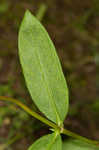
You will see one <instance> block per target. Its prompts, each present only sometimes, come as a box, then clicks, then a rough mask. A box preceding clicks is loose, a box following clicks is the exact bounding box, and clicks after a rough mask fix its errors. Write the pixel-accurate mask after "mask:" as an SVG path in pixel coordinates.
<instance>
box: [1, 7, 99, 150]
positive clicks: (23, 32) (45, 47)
mask: <svg viewBox="0 0 99 150" xmlns="http://www.w3.org/2000/svg"><path fill="white" fill-rule="evenodd" d="M18 47H19V57H20V63H21V66H22V70H23V74H24V78H25V81H26V85H27V88H28V90H29V93H30V95H31V98H32V100H33V101H34V103H35V104H36V106H37V107H38V108H39V110H40V111H41V112H42V113H43V114H44V115H45V117H43V116H41V115H39V114H38V113H36V112H34V111H33V110H31V109H30V108H28V107H27V106H26V105H24V104H22V103H21V102H20V101H18V100H15V99H13V98H7V97H3V96H0V99H1V100H9V101H11V102H14V103H16V104H17V105H19V106H20V107H21V108H23V109H24V110H25V111H26V112H28V113H29V114H30V115H32V116H33V117H35V118H36V119H38V120H40V121H42V122H43V123H45V124H46V125H48V126H49V127H50V130H51V132H52V133H51V134H48V135H45V136H43V137H40V138H39V139H38V140H37V141H35V142H34V143H33V144H32V145H31V146H30V147H29V148H28V150H99V142H98V141H93V140H89V139H87V138H85V137H82V136H80V135H77V134H76V133H73V132H71V131H69V130H67V129H65V128H64V125H63V122H64V119H65V117H66V116H67V113H68V107H69V96H68V87H67V83H66V80H65V78H64V75H63V72H62V68H61V64H60V61H59V58H58V56H57V54H56V50H55V47H54V44H53V43H52V41H51V39H50V37H49V35H48V33H47V31H46V30H45V28H44V27H43V26H42V25H41V23H40V22H39V21H38V20H37V19H36V17H34V16H33V15H32V14H31V12H30V11H29V10H27V11H26V13H25V16H24V18H23V20H22V23H21V26H20V30H19V37H18ZM61 134H65V135H68V136H70V137H72V138H70V139H69V140H67V141H65V142H62V138H61Z"/></svg>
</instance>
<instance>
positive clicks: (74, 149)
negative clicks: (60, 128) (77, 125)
mask: <svg viewBox="0 0 99 150" xmlns="http://www.w3.org/2000/svg"><path fill="white" fill-rule="evenodd" d="M63 150H99V147H98V146H94V145H91V144H88V143H85V142H83V141H80V140H77V139H75V140H74V139H70V140H67V141H65V142H64V143H63Z"/></svg>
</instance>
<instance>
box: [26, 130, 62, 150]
mask: <svg viewBox="0 0 99 150" xmlns="http://www.w3.org/2000/svg"><path fill="white" fill-rule="evenodd" d="M28 150H62V141H61V136H60V135H56V134H55V133H53V134H49V135H46V136H43V137H41V138H40V139H38V140H37V141H36V142H35V143H34V144H33V145H31V146H30V148H29V149H28Z"/></svg>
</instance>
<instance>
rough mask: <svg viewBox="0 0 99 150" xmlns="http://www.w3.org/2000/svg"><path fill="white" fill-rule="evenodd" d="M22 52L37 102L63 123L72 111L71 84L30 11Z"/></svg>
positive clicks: (21, 35)
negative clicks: (69, 85)
mask: <svg viewBox="0 0 99 150" xmlns="http://www.w3.org/2000/svg"><path fill="white" fill-rule="evenodd" d="M19 55H20V62H21V65H22V68H23V72H24V77H25V80H26V83H27V87H28V90H29V92H30V94H31V97H32V99H33V100H34V102H35V104H36V105H37V106H38V108H39V109H40V111H42V112H43V113H44V114H45V115H46V116H47V118H48V119H50V120H51V121H53V122H55V123H57V124H61V123H62V122H63V121H64V119H65V116H66V114H67V111H68V89H67V84H66V81H65V79H64V75H63V72H62V69H61V65H60V62H59V59H58V56H57V54H56V51H55V47H54V45H53V43H52V41H51V40H50V38H49V35H48V33H47V32H46V30H45V29H44V27H43V26H42V25H41V24H40V22H39V21H38V20H37V19H36V18H35V17H34V16H33V15H32V14H31V13H30V12H29V11H26V13H25V16H24V19H23V21H22V24H21V28H20V32H19Z"/></svg>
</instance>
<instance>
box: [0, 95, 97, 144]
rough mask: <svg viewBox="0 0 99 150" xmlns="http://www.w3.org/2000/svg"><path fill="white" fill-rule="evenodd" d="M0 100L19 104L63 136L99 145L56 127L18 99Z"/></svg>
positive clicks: (6, 98) (1, 97)
mask: <svg viewBox="0 0 99 150" xmlns="http://www.w3.org/2000/svg"><path fill="white" fill-rule="evenodd" d="M0 100H4V101H10V102H13V103H15V104H17V105H18V106H20V107H21V108H22V109H24V110H25V111H26V112H27V113H29V114H30V115H31V116H33V117H34V118H36V119H38V120H40V121H41V122H43V123H45V124H47V125H48V126H50V127H52V128H54V129H55V131H56V130H58V131H60V133H62V134H65V135H68V136H71V137H73V138H77V139H79V140H82V141H84V142H87V143H89V144H94V145H99V142H98V141H93V140H89V139H87V138H85V137H82V136H80V135H78V134H76V133H73V132H71V131H69V130H67V129H64V128H60V127H59V126H58V125H56V124H55V123H53V122H51V121H49V120H47V119H46V118H44V117H42V116H40V115H39V114H38V113H36V112H34V111H32V110H31V109H30V108H28V107H27V106H26V105H24V104H23V103H21V102H20V101H18V100H16V99H13V98H9V97H5V96H0Z"/></svg>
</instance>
